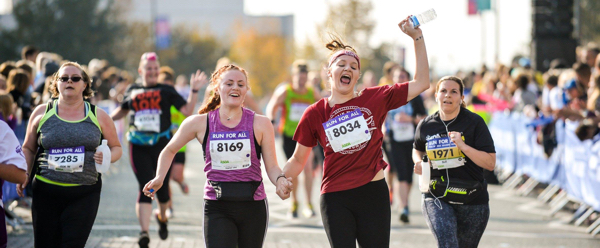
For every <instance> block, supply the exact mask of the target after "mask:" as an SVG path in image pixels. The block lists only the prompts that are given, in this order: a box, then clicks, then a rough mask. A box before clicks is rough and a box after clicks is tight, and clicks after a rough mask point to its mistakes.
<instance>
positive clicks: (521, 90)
mask: <svg viewBox="0 0 600 248" xmlns="http://www.w3.org/2000/svg"><path fill="white" fill-rule="evenodd" d="M514 81H515V84H516V87H517V89H516V90H515V92H514V93H513V98H512V101H513V104H514V109H513V110H514V111H517V112H522V111H523V107H525V106H527V105H534V104H535V101H536V100H537V96H536V95H535V93H533V92H531V91H530V90H528V89H527V87H528V85H529V77H527V75H525V74H519V75H518V76H517V78H516V79H515V80H514Z"/></svg>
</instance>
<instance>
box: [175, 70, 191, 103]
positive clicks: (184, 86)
mask: <svg viewBox="0 0 600 248" xmlns="http://www.w3.org/2000/svg"><path fill="white" fill-rule="evenodd" d="M175 90H176V91H177V93H179V95H181V97H183V98H185V99H187V97H188V96H189V95H190V82H189V81H188V80H187V77H186V76H185V75H183V74H180V75H179V76H177V79H175Z"/></svg>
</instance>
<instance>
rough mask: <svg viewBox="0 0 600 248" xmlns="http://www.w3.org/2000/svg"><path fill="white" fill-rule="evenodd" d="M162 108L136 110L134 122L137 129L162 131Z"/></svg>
mask: <svg viewBox="0 0 600 248" xmlns="http://www.w3.org/2000/svg"><path fill="white" fill-rule="evenodd" d="M160 112H161V111H160V110H159V109H144V110H140V111H137V112H135V117H134V122H133V124H134V125H135V127H136V128H137V131H144V132H156V133H160Z"/></svg>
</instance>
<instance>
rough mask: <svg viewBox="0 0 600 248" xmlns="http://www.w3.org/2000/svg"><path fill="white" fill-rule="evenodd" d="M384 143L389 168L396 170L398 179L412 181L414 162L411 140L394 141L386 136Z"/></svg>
mask: <svg viewBox="0 0 600 248" xmlns="http://www.w3.org/2000/svg"><path fill="white" fill-rule="evenodd" d="M387 140H388V141H387V142H386V144H385V151H386V155H387V156H388V160H389V163H390V167H391V168H390V169H392V170H393V171H394V172H396V175H397V178H398V181H400V182H408V183H412V181H413V168H414V163H413V160H412V149H413V142H412V141H403V142H396V141H395V140H394V139H393V138H392V137H389V136H388V139H387Z"/></svg>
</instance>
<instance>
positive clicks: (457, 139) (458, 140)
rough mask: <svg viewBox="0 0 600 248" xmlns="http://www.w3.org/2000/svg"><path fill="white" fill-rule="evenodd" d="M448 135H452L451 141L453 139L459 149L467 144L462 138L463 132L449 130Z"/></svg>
mask: <svg viewBox="0 0 600 248" xmlns="http://www.w3.org/2000/svg"><path fill="white" fill-rule="evenodd" d="M448 137H450V141H452V143H454V144H455V145H456V146H457V147H458V148H459V149H460V148H461V147H462V146H463V145H464V144H465V142H464V141H463V140H462V134H460V133H459V132H454V131H452V132H449V133H448Z"/></svg>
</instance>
